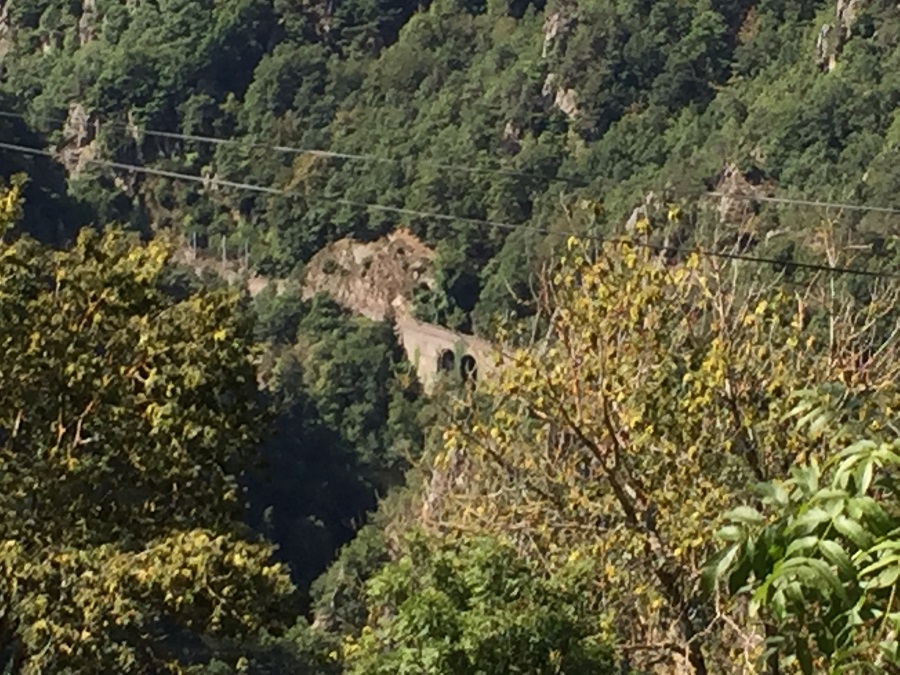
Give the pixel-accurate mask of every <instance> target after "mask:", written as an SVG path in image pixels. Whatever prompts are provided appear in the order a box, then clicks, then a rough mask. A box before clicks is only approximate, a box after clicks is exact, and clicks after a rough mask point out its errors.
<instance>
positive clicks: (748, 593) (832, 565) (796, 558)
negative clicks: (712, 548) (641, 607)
mask: <svg viewBox="0 0 900 675" xmlns="http://www.w3.org/2000/svg"><path fill="white" fill-rule="evenodd" d="M898 470H900V440H893V441H882V442H875V441H870V440H864V441H859V442H857V443H854V444H853V445H851V446H850V447H848V448H847V449H845V450H844V451H842V452H840V453H839V454H837V455H836V456H834V457H833V458H832V459H830V460H829V461H827V462H826V463H825V464H824V465H823V466H820V465H819V464H818V463H817V462H816V461H815V460H814V459H813V460H811V461H810V462H809V463H808V464H806V465H804V466H799V467H796V468H794V469H793V470H792V472H791V477H790V478H789V479H787V480H785V481H772V482H768V483H763V484H761V485H760V486H759V488H758V490H759V494H760V496H761V510H757V509H755V508H753V507H751V506H746V505H745V506H740V507H738V508H736V509H734V510H733V511H731V512H730V513H729V514H728V515H727V516H726V518H727V520H728V524H727V525H726V526H725V527H723V528H722V529H721V530H720V531H719V532H718V537H719V539H721V540H723V541H725V542H728V545H727V547H726V548H725V549H724V550H723V551H721V552H720V553H719V555H718V556H717V557H716V558H715V559H713V561H712V562H711V563H710V566H709V568H708V570H707V573H708V581H709V582H710V583H719V584H721V585H722V586H724V587H725V588H727V590H728V591H729V592H730V593H731V594H733V595H736V596H738V597H740V598H743V599H745V600H747V601H748V604H749V611H750V614H751V616H754V617H759V618H762V619H763V620H764V621H765V622H766V623H767V624H769V625H774V626H775V628H776V630H775V631H774V632H773V634H771V635H769V637H768V640H767V645H766V646H767V650H768V651H767V657H768V658H770V659H771V658H772V656H773V655H775V657H776V658H779V660H780V661H781V662H782V663H783V664H784V665H785V666H786V667H787V666H790V667H793V668H799V669H800V670H801V671H802V672H803V673H804V674H809V673H814V672H816V673H821V672H831V673H839V672H840V673H845V672H853V673H864V672H866V673H884V672H896V668H897V667H898V666H900V643H898V631H900V597H898V593H897V580H898V578H900V493H898V491H897V489H898V485H897V480H896V479H897V475H898Z"/></svg>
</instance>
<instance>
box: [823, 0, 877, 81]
mask: <svg viewBox="0 0 900 675" xmlns="http://www.w3.org/2000/svg"><path fill="white" fill-rule="evenodd" d="M865 2H866V0H837V6H836V8H835V21H834V23H833V24H830V23H826V24H825V25H824V26H822V27H821V28H820V29H819V35H818V37H817V38H816V54H815V59H816V65H817V66H819V69H820V70H822V71H824V72H831V71H832V70H834V68H835V66H836V65H837V61H838V57H839V56H840V54H841V51H842V50H843V48H844V45H845V44H846V43H847V40H849V39H850V36H851V35H852V34H853V26H854V25H856V20H857V19H858V18H859V12H860V10H861V9H862V8H863V6H864V5H865Z"/></svg>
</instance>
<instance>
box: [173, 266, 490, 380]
mask: <svg viewBox="0 0 900 675" xmlns="http://www.w3.org/2000/svg"><path fill="white" fill-rule="evenodd" d="M179 261H180V262H182V263H186V264H187V265H189V266H190V267H192V268H193V269H194V270H195V272H197V273H199V272H200V271H201V269H203V268H209V269H212V270H214V271H216V272H217V273H218V274H220V275H221V276H222V277H223V278H225V279H226V280H227V281H228V282H229V283H231V284H241V283H243V284H245V285H246V286H247V289H248V290H249V292H250V295H252V296H255V295H257V294H258V293H260V292H261V291H262V290H263V289H264V288H266V287H267V286H268V285H270V284H273V283H274V284H276V288H277V290H278V292H279V293H282V292H285V291H286V284H285V282H284V281H283V280H278V279H269V278H266V277H260V276H248V275H245V274H241V273H240V272H239V271H238V270H234V269H230V268H227V267H223V266H222V265H221V264H219V263H217V262H214V261H208V260H207V261H204V260H198V259H196V258H195V257H193V256H190V255H189V254H187V253H185V252H182V253H181V255H180V257H179ZM338 301H339V302H340V300H338ZM341 304H343V305H344V306H345V307H347V309H350V310H351V311H356V312H357V313H360V314H362V315H363V316H367V317H368V318H370V319H372V320H374V321H378V320H383V319H384V316H383V315H379V314H378V313H373V312H366V311H360V310H359V308H356V307H349V306H348V303H346V302H344V303H341ZM394 323H395V326H396V331H397V337H398V339H399V340H400V344H402V345H403V349H404V350H405V351H406V357H407V358H408V359H409V362H410V363H411V364H413V366H414V367H415V368H416V372H417V373H418V376H419V381H420V382H421V383H422V386H423V387H424V389H425V391H426V392H430V391H431V390H432V388H433V386H434V383H435V381H436V380H437V378H438V375H439V374H440V373H447V374H450V373H455V374H457V375H458V376H460V377H462V378H463V379H467V380H468V379H476V380H477V378H478V377H479V376H481V377H484V376H485V375H486V374H488V373H490V371H491V370H492V369H493V367H494V358H493V355H494V353H495V351H496V349H495V347H494V345H493V344H491V343H490V342H488V341H487V340H482V339H481V338H477V337H474V336H472V335H463V334H462V333H456V332H454V331H451V330H448V329H446V328H443V327H442V326H436V325H434V324H430V323H424V322H422V321H418V320H416V319H414V318H412V317H411V316H409V314H408V313H406V312H401V313H399V314H397V315H396V317H395V321H394Z"/></svg>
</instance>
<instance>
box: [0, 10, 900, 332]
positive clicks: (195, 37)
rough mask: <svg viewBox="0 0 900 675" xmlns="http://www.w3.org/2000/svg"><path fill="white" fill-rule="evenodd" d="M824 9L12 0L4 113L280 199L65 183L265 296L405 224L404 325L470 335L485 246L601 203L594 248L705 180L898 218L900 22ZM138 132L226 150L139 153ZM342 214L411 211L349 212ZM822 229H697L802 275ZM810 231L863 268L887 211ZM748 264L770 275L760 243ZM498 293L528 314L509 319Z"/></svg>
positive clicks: (795, 224)
mask: <svg viewBox="0 0 900 675" xmlns="http://www.w3.org/2000/svg"><path fill="white" fill-rule="evenodd" d="M833 4H834V3H833V2H827V3H826V2H823V1H821V0H815V1H806V0H805V1H802V2H793V3H788V2H783V1H780V0H779V1H773V2H765V3H761V4H760V3H756V4H754V3H750V2H744V1H729V2H724V1H721V2H705V3H700V4H696V3H693V4H692V3H676V2H662V3H647V2H638V1H637V0H626V1H624V2H612V1H611V0H584V1H583V2H580V3H578V4H577V7H576V6H575V5H572V3H567V2H557V1H555V0H553V1H551V2H548V3H544V2H543V1H541V2H535V3H527V2H511V3H510V2H493V1H491V2H457V1H456V0H440V1H438V2H433V3H432V2H421V3H411V2H409V1H408V0H399V1H396V2H392V1H390V0H379V1H378V2H374V1H373V0H347V1H343V2H340V3H328V2H316V3H300V4H298V3H290V2H284V1H281V0H279V1H278V2H273V3H269V2H263V1H262V0H228V1H226V2H211V1H210V0H204V1H203V2H199V3H198V2H184V1H180V2H169V3H167V4H165V5H161V6H157V5H155V4H153V3H150V4H146V3H138V4H136V5H128V6H123V5H121V4H120V3H115V2H108V1H100V0H98V1H97V2H95V3H92V4H83V5H80V4H79V3H69V2H63V1H62V0H27V1H24V2H19V3H17V5H16V8H14V9H13V10H10V13H9V14H10V17H9V20H10V31H11V39H10V48H9V53H8V54H6V56H5V57H4V69H5V73H6V74H5V78H4V84H3V86H2V90H3V91H4V92H5V93H6V95H7V96H8V99H7V100H5V101H2V105H3V106H4V107H16V108H17V109H20V110H22V111H24V112H26V113H27V115H28V117H29V119H31V120H32V121H33V122H35V123H36V126H37V128H38V129H39V130H41V131H42V132H45V133H46V134H47V135H48V136H49V137H50V139H51V140H52V141H55V142H59V143H60V144H61V147H64V148H65V149H67V150H74V149H75V146H83V145H84V144H86V143H91V151H92V152H97V153H99V154H100V155H103V156H104V157H105V158H107V159H117V160H120V161H127V162H137V163H142V164H148V165H152V166H156V167H158V168H165V169H170V170H172V169H178V170H188V171H190V172H194V173H196V174H198V175H206V176H218V177H224V178H229V179H233V180H237V181H245V182H249V183H255V184H258V185H262V186H266V187H270V186H271V187H278V188H284V189H287V190H290V191H291V192H292V196H290V197H286V196H282V195H277V194H251V193H247V192H243V191H240V192H238V191H232V190H227V189H223V190H215V189H205V188H204V187H203V186H200V185H196V184H186V183H183V182H175V181H171V180H169V179H167V178H159V177H144V178H139V177H132V178H131V179H130V180H129V181H127V182H128V184H129V185H132V186H134V190H131V189H130V188H129V189H127V190H123V189H122V187H121V185H122V183H121V181H119V182H118V183H117V182H116V181H114V180H113V179H112V174H111V172H110V171H108V170H106V169H100V168H97V167H93V168H92V169H91V170H90V172H88V173H84V174H83V178H84V180H79V181H75V183H74V184H75V185H78V186H79V188H78V190H79V191H80V192H79V193H80V194H82V195H83V196H84V198H85V199H86V200H88V201H90V202H91V203H92V204H94V205H95V206H96V208H98V209H99V210H100V211H101V213H102V218H101V220H119V221H122V222H129V223H131V224H132V225H135V226H138V227H145V226H148V225H150V224H161V223H171V224H173V225H175V226H176V227H178V228H183V229H185V230H188V231H190V232H195V233H198V234H199V235H201V239H202V240H205V241H210V238H211V237H214V238H216V239H218V237H219V236H220V235H221V234H223V233H227V234H228V235H229V237H230V238H231V240H233V241H235V242H237V241H240V245H241V246H244V245H246V246H247V247H248V248H249V250H250V258H251V260H252V261H253V265H254V266H255V267H256V268H257V269H258V270H260V271H262V272H263V273H266V274H275V275H286V274H288V273H289V272H290V271H291V270H292V269H294V268H297V267H298V266H299V265H301V264H302V263H303V261H305V260H307V259H309V258H310V257H311V256H312V255H313V254H314V253H316V252H317V251H318V250H320V249H321V248H322V247H323V246H324V245H325V244H327V243H328V242H330V241H333V240H334V239H336V238H339V237H342V236H347V235H351V236H355V237H359V238H371V237H374V236H377V235H379V234H383V233H385V232H387V231H389V230H391V229H393V228H395V227H396V226H398V225H407V226H410V227H411V228H412V229H413V230H414V231H415V232H416V233H417V234H418V235H420V236H422V237H423V238H424V239H425V240H426V241H427V243H429V244H431V245H433V246H436V245H438V244H441V248H442V249H445V251H446V252H447V254H444V255H441V256H440V259H439V260H438V276H439V278H440V280H441V283H440V284H439V285H438V289H437V293H438V297H430V298H428V299H427V301H426V302H424V303H423V306H422V309H423V311H426V312H427V313H428V316H430V317H431V318H432V319H434V320H438V321H441V322H445V323H447V324H448V325H453V326H463V327H469V326H470V325H473V324H474V326H475V328H477V329H478V330H480V331H485V332H490V331H491V330H493V328H494V327H495V324H494V322H493V318H494V317H495V316H496V315H498V314H500V315H501V316H502V315H503V314H504V313H506V312H507V311H509V310H512V314H513V315H514V316H517V315H518V316H521V315H523V314H528V312H527V311H523V310H524V309H525V308H526V307H527V306H528V305H529V303H531V302H532V301H533V300H534V298H533V297H531V294H532V288H531V287H530V286H529V285H528V284H527V275H523V274H522V267H521V257H522V249H521V242H518V243H516V244H514V245H512V246H509V247H507V246H506V245H505V241H506V237H507V233H508V231H510V230H513V231H514V227H512V226H513V225H515V224H529V225H531V226H540V227H542V228H548V227H549V228H550V229H558V228H559V223H560V222H561V221H562V220H563V214H564V213H565V211H566V209H567V208H568V206H567V205H568V204H571V203H572V202H573V201H575V200H578V199H581V198H588V199H591V200H597V199H599V198H601V197H602V199H603V201H604V207H605V208H604V209H603V213H602V215H601V216H600V217H599V218H598V219H597V222H596V223H595V224H594V225H593V229H594V233H595V234H606V235H608V234H610V233H612V232H615V231H616V228H617V227H618V225H619V223H621V222H622V220H623V219H624V218H625V217H627V216H628V215H629V214H630V212H631V211H632V210H633V208H634V207H635V206H636V205H637V203H638V202H639V200H640V198H641V197H642V196H643V195H644V194H646V193H647V192H648V191H649V190H651V189H652V190H654V191H655V192H657V193H658V192H659V191H660V190H662V189H663V188H667V189H668V190H669V191H672V192H674V193H675V197H676V198H677V199H679V200H690V201H696V195H697V193H698V192H700V191H703V190H705V189H707V188H708V187H709V186H710V185H716V184H717V181H718V180H719V179H720V177H721V174H722V171H723V169H724V168H725V167H726V166H734V167H737V168H738V169H740V171H741V174H742V176H743V177H744V178H746V179H747V180H748V181H749V182H750V183H751V184H753V186H754V187H755V188H757V189H760V190H764V191H765V190H769V189H777V190H778V191H779V192H780V193H782V194H785V195H787V196H791V195H795V196H797V195H801V196H806V197H815V198H817V199H834V200H837V201H858V202H868V203H873V204H879V205H885V206H890V205H896V202H895V200H896V198H897V197H896V195H897V194H898V190H897V187H898V185H900V173H898V170H897V166H900V164H898V162H897V161H896V160H897V152H898V150H897V148H898V145H897V138H898V129H900V126H898V117H897V114H896V110H897V105H898V102H900V76H898V75H897V73H900V62H898V58H900V56H898V55H900V49H897V46H898V44H897V41H898V39H900V31H898V29H897V26H898V25H900V23H898V22H900V14H898V11H897V9H896V7H894V6H893V5H892V4H891V3H888V2H871V3H865V4H864V5H859V6H855V14H854V15H853V16H850V15H849V14H853V12H851V13H849V14H848V13H846V12H839V13H838V17H837V22H836V20H835V11H834V7H833ZM826 24H827V25H829V26H831V29H830V30H826V29H825V26H826ZM839 24H840V25H839ZM820 37H821V38H822V40H820V41H819V44H818V46H817V39H818V38H820ZM541 43H543V44H541ZM829 64H833V66H832V65H829ZM563 100H570V101H571V103H572V105H571V106H564V105H561V103H560V102H561V101H563ZM70 103H78V104H80V105H82V106H84V110H85V111H86V112H87V113H88V123H87V124H86V125H85V126H84V127H83V128H82V126H81V125H80V124H79V123H78V121H77V116H74V115H73V116H72V117H71V119H70V120H69V123H68V125H67V124H66V123H65V119H64V118H65V117H66V115H67V113H68V112H70V109H69V106H70ZM563 108H564V109H563ZM98 116H100V117H103V124H102V125H100V131H99V132H98V133H97V134H96V138H95V139H93V137H94V134H93V132H92V129H94V121H95V119H96V118H97V117H98ZM5 123H6V122H4V124H5ZM144 124H146V125H148V126H151V127H153V126H156V127H158V128H162V129H163V130H164V131H169V132H175V133H185V134H198V133H199V134H210V135H219V136H226V137H230V138H234V139H235V140H244V141H247V143H246V144H216V145H213V144H209V143H205V142H195V141H188V140H176V139H174V138H160V137H155V136H150V135H143V134H141V133H140V129H139V128H140V127H141V126H142V125H144ZM65 127H68V128H67V129H66V130H65V132H63V131H64V128H65ZM73 138H78V139H80V140H77V141H75V140H72V139H73ZM92 139H93V140H92ZM31 140H33V141H35V142H37V141H36V139H33V138H32V139H31ZM37 144H40V142H37ZM275 145H277V146H295V147H300V148H307V149H328V150H333V151H336V152H338V153H348V155H356V154H363V155H368V154H371V155H374V156H375V157H376V160H374V161H363V160H359V159H350V158H349V156H348V157H344V158H325V157H322V156H318V155H315V154H297V153H292V152H284V151H278V152H274V151H273V150H272V148H271V147H270V146H275ZM263 146H266V147H263ZM17 161H22V157H21V156H18V157H17ZM450 165H456V166H459V167H462V168H461V169H452V168H450ZM39 173H40V175H44V173H45V172H43V171H42V172H39ZM33 175H38V173H33ZM46 175H50V174H49V173H47V174H46ZM726 187H727V185H726ZM365 202H368V203H377V204H380V205H382V206H386V207H389V208H399V209H408V210H410V211H400V212H397V213H391V212H385V211H383V210H376V209H367V208H364V207H360V206H358V205H354V203H356V204H360V203H365ZM716 205H718V204H716ZM411 211H426V212H435V213H440V214H444V215H447V214H454V215H457V216H460V217H462V218H489V219H494V220H499V221H504V222H506V223H507V224H508V225H509V226H510V227H504V228H491V227H486V226H480V225H475V224H472V223H468V222H465V221H458V222H456V221H453V220H452V219H445V218H440V219H436V218H429V217H418V216H415V215H413V213H412V212H411ZM821 215H822V214H821V213H813V214H811V209H810V207H808V206H804V207H800V208H790V207H787V206H785V207H778V208H769V209H762V210H761V211H760V212H759V213H756V214H754V216H753V217H752V218H744V217H740V218H735V217H733V216H731V215H726V216H725V217H724V218H721V217H717V220H719V222H720V223H722V224H725V225H727V226H728V228H729V229H730V230H731V231H730V232H727V233H726V235H725V236H728V235H731V234H733V230H734V229H735V228H740V229H742V230H750V231H752V233H753V234H755V235H767V234H769V233H777V236H778V239H777V241H778V243H779V245H780V244H782V243H783V242H784V240H785V239H790V240H791V241H792V243H793V244H794V245H796V246H798V247H800V248H802V249H804V250H807V249H808V250H809V251H810V252H811V253H812V254H814V255H817V256H818V254H819V253H820V251H819V250H818V249H817V248H816V247H815V245H814V244H811V242H810V241H809V240H808V239H807V238H806V237H804V236H803V234H804V232H805V231H806V227H807V226H808V225H809V224H810V222H811V221H813V222H814V221H815V220H817V219H818V218H819V217H820V216H821ZM829 215H832V216H833V217H834V219H835V221H836V225H837V228H838V232H839V235H840V236H838V237H837V238H836V240H837V241H840V242H841V243H842V244H848V245H852V246H857V247H865V246H871V247H872V248H871V249H870V251H869V252H870V253H872V255H873V259H875V263H873V264H876V265H881V266H882V267H884V266H887V265H888V264H890V262H891V259H892V258H893V257H895V256H896V251H894V252H893V253H892V252H891V251H890V250H889V249H890V246H893V244H892V241H893V239H894V238H893V237H892V236H891V235H890V232H891V231H890V229H889V228H890V224H889V221H888V220H886V219H888V218H889V217H890V216H889V215H888V214H883V213H874V212H873V213H860V212H857V211H846V212H835V213H830V214H829ZM570 225H571V223H570ZM576 229H577V228H576ZM683 234H684V236H685V239H684V240H683V242H682V243H684V244H687V243H691V242H692V241H693V240H694V237H695V236H696V234H697V233H691V232H686V233H683ZM714 239H715V241H702V242H697V243H701V244H703V245H704V246H706V247H710V248H713V247H715V245H716V244H718V243H719V240H720V239H721V237H715V238H714ZM879 242H881V243H879ZM885 243H887V244H888V246H887V248H885V246H884V245H883V244H885ZM750 248H753V249H756V250H757V252H759V253H766V254H769V253H773V251H772V250H771V247H770V245H769V239H768V238H767V237H765V236H755V237H754V238H753V240H752V243H751V244H750ZM857 250H858V249H857ZM776 253H777V252H776ZM818 257H820V256H818ZM876 258H877V259H876ZM534 262H535V263H537V262H538V261H537V260H535V261H534ZM513 272H515V273H513ZM523 276H524V278H522V277H523ZM507 286H511V287H512V288H513V290H514V293H515V294H516V295H519V294H525V295H526V297H525V298H517V299H515V300H510V299H509V298H508V297H507V294H506V290H507ZM482 303H483V306H481V305H482Z"/></svg>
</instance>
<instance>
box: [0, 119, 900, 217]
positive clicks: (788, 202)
mask: <svg viewBox="0 0 900 675" xmlns="http://www.w3.org/2000/svg"><path fill="white" fill-rule="evenodd" d="M0 117H6V118H11V119H21V120H26V121H27V120H28V117H27V116H26V115H25V114H23V113H16V112H11V111H3V110H0ZM44 119H47V120H51V121H55V122H59V123H61V124H62V123H65V122H66V120H64V119H62V118H59V117H45V118H44ZM102 124H103V125H104V126H109V127H113V128H115V129H125V130H131V129H133V128H137V130H138V131H139V132H140V133H142V134H144V135H146V136H151V137H157V138H167V139H170V140H182V141H191V142H194V143H209V144H211V145H221V146H232V147H244V148H249V149H261V150H271V151H273V152H279V153H285V154H294V155H304V154H305V155H310V156H313V157H323V158H329V159H343V160H351V161H362V162H374V163H380V164H403V163H404V160H402V159H397V158H392V157H383V156H380V155H375V154H371V153H351V152H338V151H333V150H321V149H316V148H301V147H296V146H289V145H272V144H267V143H260V142H257V141H252V140H245V139H239V138H219V137H215V136H203V135H199V134H183V133H178V132H173V131H161V130H158V129H148V128H141V127H134V126H132V125H128V124H125V123H123V122H111V121H108V120H107V121H102ZM420 164H421V165H423V166H430V167H432V168H435V169H441V170H444V171H458V172H462V173H471V174H480V175H499V176H506V177H511V178H529V179H537V180H545V181H548V182H558V183H567V184H569V185H573V186H575V187H589V186H590V182H589V181H586V180H584V179H581V178H574V177H568V176H551V175H547V174H536V173H529V172H526V171H516V170H514V169H501V168H487V167H475V166H463V165H459V164H446V163H442V162H431V161H427V160H425V161H421V162H420ZM691 194H692V195H694V196H702V197H715V198H718V199H726V198H727V199H735V200H740V201H749V202H762V203H768V204H781V205H785V206H803V207H811V208H826V209H835V210H839V211H857V212H869V213H884V214H889V215H900V207H893V206H878V205H868V204H857V203H854V202H839V201H829V200H824V199H806V198H800V197H776V196H768V195H759V194H740V193H727V192H723V191H720V190H699V191H696V192H692V193H691Z"/></svg>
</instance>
